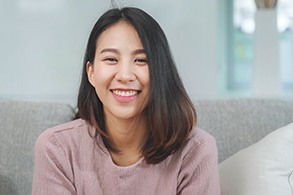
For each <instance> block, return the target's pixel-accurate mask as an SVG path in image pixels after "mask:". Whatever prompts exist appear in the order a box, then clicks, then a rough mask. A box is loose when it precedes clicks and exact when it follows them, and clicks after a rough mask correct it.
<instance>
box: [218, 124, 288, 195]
mask: <svg viewBox="0 0 293 195" xmlns="http://www.w3.org/2000/svg"><path fill="white" fill-rule="evenodd" d="M219 170H220V179H221V194H222V195H236V194H237V195H276V194H282V195H292V194H293V187H292V185H293V123H291V124H289V125H287V126H285V127H282V128H280V129H278V130H275V131H273V132H272V133H270V134H268V135H267V136H266V137H264V138H263V139H262V140H260V141H259V142H257V143H255V144H253V145H251V146H249V147H247V148H245V149H243V150H241V151H239V152H238V153H236V154H234V155H233V156H231V157H230V158H228V159H226V160H224V161H223V162H222V163H220V165H219Z"/></svg>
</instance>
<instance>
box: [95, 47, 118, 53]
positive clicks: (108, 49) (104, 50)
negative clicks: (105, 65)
mask: <svg viewBox="0 0 293 195" xmlns="http://www.w3.org/2000/svg"><path fill="white" fill-rule="evenodd" d="M105 52H111V53H117V54H119V51H118V50H117V49H114V48H105V49H103V50H102V51H101V52H100V53H105Z"/></svg>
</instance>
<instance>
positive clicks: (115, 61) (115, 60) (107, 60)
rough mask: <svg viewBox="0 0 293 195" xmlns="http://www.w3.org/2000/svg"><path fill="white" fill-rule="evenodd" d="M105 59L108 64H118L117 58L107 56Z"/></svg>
mask: <svg viewBox="0 0 293 195" xmlns="http://www.w3.org/2000/svg"><path fill="white" fill-rule="evenodd" d="M103 61H105V62H106V63H108V64H116V63H117V62H118V60H117V59H116V58H112V57H108V58H105V59H104V60H103Z"/></svg>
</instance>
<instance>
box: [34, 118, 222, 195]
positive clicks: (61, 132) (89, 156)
mask: <svg viewBox="0 0 293 195" xmlns="http://www.w3.org/2000/svg"><path fill="white" fill-rule="evenodd" d="M92 131H95V130H94V129H93V128H92V127H90V126H89V125H88V124H87V123H86V122H85V121H84V120H81V119H78V120H75V121H72V122H69V123H66V124H63V125H59V126H56V127H53V128H51V129H48V130H46V131H45V132H43V133H42V134H41V135H40V136H39V138H38V140H37V142H36V146H35V170H34V178H33V189H32V194H33V195H69V194H70V195H71V194H77V195H118V194H121V195H173V194H174V195H176V194H182V195H184V194H188V195H189V194H194V195H219V194H220V189H219V176H218V165H217V148H216V144H215V140H214V138H213V137H211V136H210V135H209V134H208V133H206V132H205V131H203V130H201V129H198V128H197V129H194V130H193V131H192V133H191V135H190V139H189V141H188V144H187V145H185V146H184V147H182V148H181V149H179V150H178V151H177V152H175V153H174V154H173V155H170V156H169V157H168V158H166V159H165V160H164V161H162V162H161V163H159V164H155V165H153V164H147V163H146V162H145V161H144V160H143V159H141V160H140V161H138V162H137V163H135V164H133V165H131V166H128V167H120V166H117V165H115V164H114V163H113V161H112V159H111V156H110V154H109V152H108V150H107V149H106V147H105V145H104V144H103V141H102V139H101V137H100V136H99V137H98V144H97V142H96V139H95V138H92V137H91V136H90V133H89V132H92Z"/></svg>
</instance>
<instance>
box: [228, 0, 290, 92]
mask: <svg viewBox="0 0 293 195" xmlns="http://www.w3.org/2000/svg"><path fill="white" fill-rule="evenodd" d="M226 2H227V5H226V6H227V15H226V19H225V20H226V21H227V33H226V35H227V38H226V40H227V42H226V44H227V47H226V48H227V60H226V62H227V64H228V66H227V84H226V86H227V89H228V91H249V90H250V89H251V88H252V84H253V62H254V42H255V40H254V39H255V38H254V32H255V13H256V11H257V9H256V6H255V1H254V0H245V1H243V0H227V1H226ZM277 26H278V32H279V57H280V59H279V61H280V73H281V83H282V89H283V90H284V91H293V1H292V0H279V1H278V7H277Z"/></svg>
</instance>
